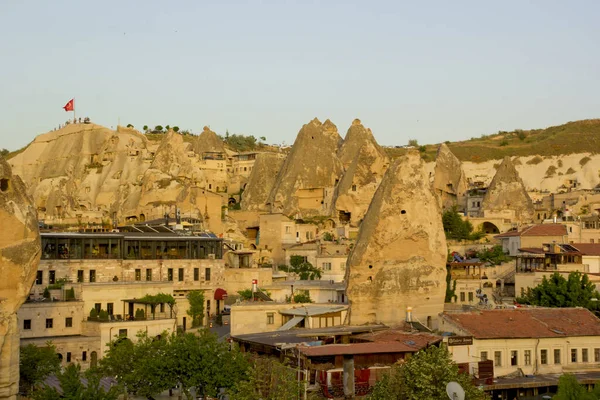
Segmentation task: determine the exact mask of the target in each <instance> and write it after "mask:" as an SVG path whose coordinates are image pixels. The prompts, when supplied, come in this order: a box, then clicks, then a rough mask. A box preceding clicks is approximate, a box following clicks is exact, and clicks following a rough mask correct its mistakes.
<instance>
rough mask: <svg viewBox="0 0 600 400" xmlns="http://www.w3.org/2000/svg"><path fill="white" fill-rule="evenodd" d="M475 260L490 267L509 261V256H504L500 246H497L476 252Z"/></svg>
mask: <svg viewBox="0 0 600 400" xmlns="http://www.w3.org/2000/svg"><path fill="white" fill-rule="evenodd" d="M477 258H479V259H480V260H481V261H483V262H488V263H490V264H492V265H500V264H502V263H503V262H508V261H510V260H511V258H510V256H508V255H506V254H504V250H503V249H502V246H501V245H499V244H497V245H495V246H493V247H491V248H485V249H483V250H480V251H478V252H477Z"/></svg>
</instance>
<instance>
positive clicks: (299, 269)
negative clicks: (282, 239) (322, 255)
mask: <svg viewBox="0 0 600 400" xmlns="http://www.w3.org/2000/svg"><path fill="white" fill-rule="evenodd" d="M279 269H281V270H282V271H286V272H291V273H294V274H296V275H298V277H299V278H300V280H303V281H306V280H311V281H312V280H315V279H321V274H322V273H321V270H320V269H319V268H316V267H314V266H313V265H312V264H311V263H309V262H308V261H305V258H304V257H303V256H298V255H292V256H291V257H290V266H287V265H280V266H279Z"/></svg>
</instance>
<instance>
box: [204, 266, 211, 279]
mask: <svg viewBox="0 0 600 400" xmlns="http://www.w3.org/2000/svg"><path fill="white" fill-rule="evenodd" d="M204 280H207V281H210V268H205V269H204Z"/></svg>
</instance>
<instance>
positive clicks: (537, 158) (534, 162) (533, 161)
mask: <svg viewBox="0 0 600 400" xmlns="http://www.w3.org/2000/svg"><path fill="white" fill-rule="evenodd" d="M542 161H544V159H543V158H542V157H540V156H535V157H533V158H532V159H531V160H529V161H527V162H526V164H527V165H538V164H539V163H541V162H542Z"/></svg>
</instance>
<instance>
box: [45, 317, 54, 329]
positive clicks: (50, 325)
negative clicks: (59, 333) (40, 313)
mask: <svg viewBox="0 0 600 400" xmlns="http://www.w3.org/2000/svg"><path fill="white" fill-rule="evenodd" d="M53 325H54V321H53V320H52V318H46V329H50V328H52V326H53Z"/></svg>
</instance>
